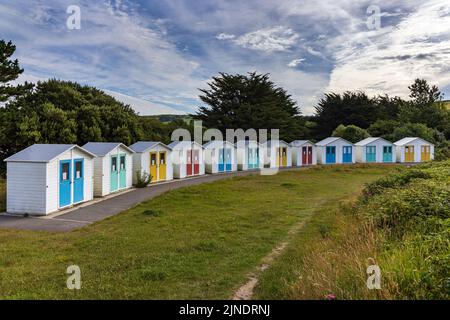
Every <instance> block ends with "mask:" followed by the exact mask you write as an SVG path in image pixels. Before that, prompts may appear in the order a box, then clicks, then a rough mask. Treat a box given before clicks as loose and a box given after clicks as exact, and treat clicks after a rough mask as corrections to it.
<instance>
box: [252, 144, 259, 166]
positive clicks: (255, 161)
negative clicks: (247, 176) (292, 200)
mask: <svg viewBox="0 0 450 320" xmlns="http://www.w3.org/2000/svg"><path fill="white" fill-rule="evenodd" d="M253 154H254V157H253V168H255V169H256V168H259V149H253Z"/></svg>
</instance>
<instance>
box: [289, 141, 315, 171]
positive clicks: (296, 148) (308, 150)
mask: <svg viewBox="0 0 450 320" xmlns="http://www.w3.org/2000/svg"><path fill="white" fill-rule="evenodd" d="M289 145H290V146H291V149H292V165H293V166H297V167H300V166H309V165H315V164H317V152H316V146H315V145H314V143H312V142H311V141H309V140H295V141H292V142H291V143H290V144H289Z"/></svg>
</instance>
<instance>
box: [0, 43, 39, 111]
mask: <svg viewBox="0 0 450 320" xmlns="http://www.w3.org/2000/svg"><path fill="white" fill-rule="evenodd" d="M15 51H16V46H15V45H13V44H12V42H11V41H9V42H5V41H4V40H0V102H5V101H8V100H9V99H10V98H12V97H17V96H19V95H22V94H24V93H25V92H27V91H29V90H31V88H32V87H33V85H32V84H30V83H28V82H25V84H24V85H18V86H11V85H9V84H8V83H9V82H11V81H13V80H16V79H17V78H18V77H19V76H20V75H21V74H22V73H23V69H21V68H20V66H19V61H18V60H17V59H15V60H11V56H12V55H13V54H14V52H15Z"/></svg>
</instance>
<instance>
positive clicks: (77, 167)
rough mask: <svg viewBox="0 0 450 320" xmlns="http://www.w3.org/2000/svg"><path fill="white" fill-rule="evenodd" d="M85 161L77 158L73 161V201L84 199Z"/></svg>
mask: <svg viewBox="0 0 450 320" xmlns="http://www.w3.org/2000/svg"><path fill="white" fill-rule="evenodd" d="M83 185H84V161H83V159H76V160H74V161H73V202H74V203H77V202H80V201H83V200H84V197H83V194H84V192H83Z"/></svg>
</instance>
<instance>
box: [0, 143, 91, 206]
mask: <svg viewBox="0 0 450 320" xmlns="http://www.w3.org/2000/svg"><path fill="white" fill-rule="evenodd" d="M94 157H95V155H94V154H92V153H91V152H89V151H87V150H85V149H83V148H81V147H79V146H77V145H75V144H34V145H32V146H30V147H28V148H26V149H24V150H22V151H20V152H18V153H16V154H14V155H12V156H11V157H9V158H7V159H5V161H6V163H7V180H6V194H7V197H6V211H7V212H9V213H14V214H26V213H27V214H31V215H47V214H49V213H52V212H55V211H58V210H59V209H64V208H68V207H70V206H72V205H74V204H78V203H82V202H86V201H89V200H92V198H93V178H92V177H93V176H92V172H93V159H94Z"/></svg>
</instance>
